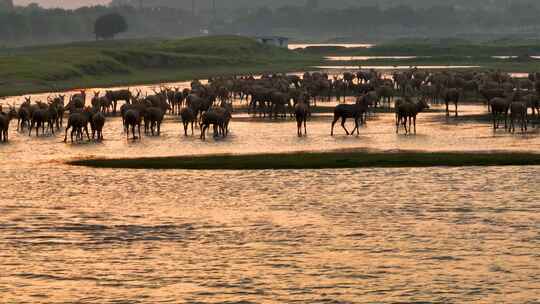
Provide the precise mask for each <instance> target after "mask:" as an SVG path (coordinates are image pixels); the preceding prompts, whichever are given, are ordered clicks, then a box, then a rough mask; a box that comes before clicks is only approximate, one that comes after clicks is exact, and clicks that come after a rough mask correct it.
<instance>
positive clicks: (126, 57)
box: [0, 36, 320, 96]
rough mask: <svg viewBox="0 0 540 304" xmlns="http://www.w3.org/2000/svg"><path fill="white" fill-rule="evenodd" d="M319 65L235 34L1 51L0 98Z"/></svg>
mask: <svg viewBox="0 0 540 304" xmlns="http://www.w3.org/2000/svg"><path fill="white" fill-rule="evenodd" d="M316 63H320V57H318V56H317V55H315V56H313V55H307V56H306V55H302V54H298V53H295V52H292V51H289V50H286V49H281V48H276V47H271V46H266V45H262V44H259V43H257V42H256V41H255V40H252V39H249V38H245V37H237V36H215V37H203V38H190V39H178V40H119V41H104V42H103V41H100V42H85V43H72V44H64V45H51V46H39V47H27V48H16V49H2V50H0V96H7V95H14V94H22V93H30V92H44V91H56V90H65V89H71V88H81V87H94V86H112V85H129V84H141V83H154V82H164V81H182V80H190V79H193V78H203V77H208V76H212V75H223V74H229V75H230V74H240V73H261V72H278V71H291V70H301V69H304V68H306V67H308V66H311V65H313V64H316Z"/></svg>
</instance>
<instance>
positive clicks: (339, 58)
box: [325, 56, 430, 61]
mask: <svg viewBox="0 0 540 304" xmlns="http://www.w3.org/2000/svg"><path fill="white" fill-rule="evenodd" d="M416 58H430V57H429V56H422V57H419V56H327V57H325V59H326V60H328V61H366V60H373V59H416Z"/></svg>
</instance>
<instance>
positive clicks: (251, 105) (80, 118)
mask: <svg viewBox="0 0 540 304" xmlns="http://www.w3.org/2000/svg"><path fill="white" fill-rule="evenodd" d="M539 92H540V73H534V74H530V75H529V77H528V78H527V79H515V78H512V77H510V75H509V74H507V73H502V72H498V71H497V72H474V71H469V72H451V71H441V72H433V73H432V72H428V71H423V70H418V69H416V68H411V69H409V70H405V71H401V72H395V73H394V74H392V75H387V76H383V75H382V74H381V73H379V72H377V71H375V70H369V71H358V72H356V73H351V72H346V73H344V74H342V75H339V76H334V77H332V78H331V77H329V75H328V74H325V73H321V72H314V73H305V74H304V75H303V77H300V76H297V75H281V74H273V75H263V76H262V77H261V78H257V79H256V78H254V77H252V76H249V77H215V78H211V79H209V81H208V84H202V83H201V82H199V81H197V80H195V81H193V82H192V83H191V87H190V88H189V89H184V90H180V89H179V88H174V89H172V88H168V87H161V88H160V89H159V90H154V92H153V93H154V94H151V95H148V94H146V95H145V96H142V92H141V91H140V90H137V92H136V94H134V93H133V92H131V91H130V90H129V89H126V90H116V91H112V90H107V91H106V92H105V94H100V92H94V96H93V97H92V98H90V100H91V103H90V105H87V102H86V100H87V95H86V91H84V90H83V91H80V93H77V94H74V95H72V96H71V97H70V98H69V100H68V102H67V104H66V96H65V95H57V96H55V97H48V99H47V102H42V101H35V102H33V103H32V101H31V99H30V97H25V101H24V102H23V103H22V105H21V106H20V107H19V108H15V107H14V106H9V108H8V109H7V111H3V109H2V108H1V107H0V141H7V140H8V130H9V124H10V121H11V120H12V119H15V118H17V131H22V130H23V129H24V128H28V135H29V136H31V134H32V130H34V129H35V134H36V136H38V135H39V130H40V129H41V132H42V134H43V133H45V132H47V131H50V132H51V133H53V134H54V132H55V130H59V129H60V128H61V127H63V119H64V116H65V113H66V112H67V118H68V121H67V125H66V127H65V136H64V141H67V137H68V132H69V131H70V130H71V133H70V135H71V141H72V142H73V141H74V136H75V140H83V139H84V135H85V134H86V137H87V139H88V140H90V134H89V129H88V126H90V129H91V131H92V139H96V140H102V139H103V127H104V125H105V122H106V117H107V116H109V115H116V113H117V106H118V103H119V102H123V104H122V105H121V107H120V114H121V117H122V122H123V126H124V131H125V133H126V136H127V137H128V138H129V135H130V132H131V135H132V137H133V138H134V139H136V138H140V137H141V127H142V125H143V124H144V130H145V133H147V134H152V135H158V136H159V135H160V132H161V124H162V122H163V119H164V117H165V115H166V113H170V114H171V115H179V116H180V117H181V120H182V124H183V128H184V134H185V135H186V136H187V135H188V130H189V128H190V126H191V133H192V135H193V134H194V124H195V123H197V124H198V125H199V127H200V130H201V135H200V138H201V139H205V137H206V132H207V130H208V129H209V128H210V127H213V130H214V136H222V137H226V136H227V134H228V132H229V122H230V119H231V117H232V112H233V106H232V105H233V104H232V100H234V99H239V100H240V102H242V101H244V100H245V101H246V102H247V111H248V113H250V114H252V115H255V116H259V117H268V118H270V119H272V118H273V119H277V118H279V117H287V115H288V114H289V115H290V116H295V117H296V121H297V134H298V136H302V135H303V134H307V119H308V117H309V116H310V115H311V109H312V106H313V105H316V102H317V101H329V100H330V99H331V97H332V96H334V97H336V99H337V100H338V101H340V100H341V99H342V98H343V97H346V96H356V99H355V102H354V103H353V104H346V103H343V104H338V105H337V106H336V107H335V108H334V118H333V120H332V126H331V135H333V134H334V125H335V124H336V122H338V121H339V120H341V126H342V128H343V129H344V130H345V132H346V134H347V135H349V134H350V135H352V134H354V133H355V132H356V134H358V133H359V127H360V126H361V125H363V124H365V123H366V119H367V117H368V115H367V113H368V112H369V111H370V110H371V109H372V108H374V107H378V106H379V105H381V104H382V105H385V104H386V105H387V106H388V107H390V104H391V101H392V100H394V108H395V114H396V120H395V122H396V132H399V129H400V127H401V126H403V128H404V130H405V133H411V132H414V133H416V117H417V115H418V113H420V112H422V111H423V110H425V109H428V108H429V106H428V102H431V103H442V102H444V104H445V105H446V115H447V116H450V109H449V106H450V105H454V107H455V110H454V115H455V116H458V104H459V103H460V102H462V101H463V99H464V97H465V96H467V95H468V96H474V97H480V98H484V100H485V102H486V104H487V106H488V111H490V112H491V115H492V121H493V128H494V129H497V128H499V126H500V123H501V122H502V121H504V125H505V129H506V130H508V131H510V132H514V131H515V127H516V123H517V124H518V125H519V127H520V129H521V130H522V131H526V130H527V125H528V122H529V116H528V112H529V109H531V110H532V115H533V116H534V115H535V113H536V114H537V115H540V98H539V95H538V93H539ZM350 118H352V119H353V120H354V123H355V126H354V129H353V130H352V131H351V132H349V130H347V128H346V126H345V123H346V120H347V119H350ZM136 133H137V134H136Z"/></svg>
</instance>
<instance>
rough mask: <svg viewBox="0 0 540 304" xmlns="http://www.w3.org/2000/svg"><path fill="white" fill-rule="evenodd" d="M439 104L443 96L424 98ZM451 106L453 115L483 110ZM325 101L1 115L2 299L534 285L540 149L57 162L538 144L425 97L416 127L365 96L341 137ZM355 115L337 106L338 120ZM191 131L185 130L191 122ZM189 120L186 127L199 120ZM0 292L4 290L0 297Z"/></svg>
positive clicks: (289, 296) (247, 299)
mask: <svg viewBox="0 0 540 304" xmlns="http://www.w3.org/2000/svg"><path fill="white" fill-rule="evenodd" d="M435 108H436V109H439V110H440V108H439V107H435ZM485 110H486V109H485V107H483V106H480V105H467V106H463V107H460V114H461V115H467V116H471V117H472V115H477V114H480V113H483V112H485ZM330 120H331V117H330V116H328V115H322V116H316V117H314V118H313V119H312V120H311V121H310V122H309V125H308V128H309V129H308V132H309V135H308V136H307V137H305V138H298V137H297V136H296V129H295V123H294V122H293V121H292V120H286V121H268V120H264V119H254V118H250V117H248V116H247V115H242V114H237V115H235V117H234V119H233V121H232V124H231V127H232V133H231V136H230V137H229V138H227V139H225V140H213V139H209V140H208V141H206V142H202V141H200V140H199V139H198V138H197V136H195V137H187V138H186V137H184V136H183V135H181V134H180V123H179V121H178V119H177V118H174V117H168V118H167V121H166V122H165V124H164V126H163V134H162V136H161V137H160V138H151V137H143V139H142V140H140V141H131V140H129V141H128V140H126V139H125V137H124V134H122V127H121V122H120V119H119V118H113V119H110V120H109V121H108V124H107V125H106V132H105V141H104V142H103V143H99V144H94V143H84V144H64V143H62V142H61V140H62V135H56V136H46V137H40V138H36V137H34V136H32V137H28V136H27V135H26V134H21V133H18V132H16V131H15V130H14V128H13V129H12V132H11V134H10V136H11V142H10V143H9V144H7V145H0V168H1V169H2V174H0V185H1V189H2V198H0V256H1V259H2V275H1V276H0V295H1V299H2V301H3V302H5V303H36V302H44V303H66V302H68V303H69V302H76V301H80V302H85V303H120V302H121V303H148V302H150V303H157V302H172V303H178V302H197V303H293V302H297V303H314V302H316V303H323V302H324V303H326V302H328V303H365V302H386V303H395V302H422V303H424V302H425V303H440V302H446V303H448V302H455V303H463V302H482V303H494V302H506V303H525V302H530V303H535V301H538V300H539V298H538V294H540V264H539V263H538V261H539V258H540V254H539V253H538V252H539V249H540V234H539V231H540V230H539V229H540V216H539V214H540V213H539V211H540V210H539V209H540V208H539V206H538V196H539V194H540V190H539V189H538V184H539V183H540V176H539V174H538V172H539V168H538V167H504V168H502V167H492V168H422V169H345V170H303V171H245V172H229V171H200V172H198V171H159V170H155V171H149V170H139V171H137V170H108V169H105V170H97V169H90V168H79V167H70V166H67V165H65V164H64V163H63V161H64V160H68V159H72V158H80V157H95V156H104V157H137V156H165V155H193V154H212V153H259V152H289V151H307V150H312V151H315V150H317V151H318V150H331V149H380V150H394V149H407V150H409V149H418V150H429V151H440V150H454V151H456V150H457V151H471V150H512V151H539V150H540V136H539V135H538V133H537V132H536V131H532V132H531V133H529V134H517V135H508V134H505V133H503V132H500V133H499V132H498V133H495V134H494V133H493V132H492V130H491V129H490V126H489V125H488V124H482V123H478V122H475V121H474V120H467V119H465V120H459V121H458V122H456V121H455V120H454V119H448V120H446V118H445V117H444V114H443V113H440V112H435V113H422V114H421V115H420V116H419V119H418V126H417V127H418V134H417V135H416V136H405V135H396V134H395V132H394V125H393V115H392V114H377V115H376V116H374V117H372V118H371V119H370V121H369V122H368V125H367V126H366V127H364V128H362V129H361V130H360V136H358V137H356V136H354V137H347V136H345V135H344V134H343V130H341V129H340V127H339V124H338V126H336V134H338V135H336V136H335V137H330V136H329V132H330ZM348 127H349V129H350V128H351V126H350V124H349V125H348ZM196 132H197V133H198V130H196ZM197 135H198V134H197ZM2 301H0V302H2Z"/></svg>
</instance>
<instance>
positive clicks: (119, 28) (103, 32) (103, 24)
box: [94, 13, 128, 39]
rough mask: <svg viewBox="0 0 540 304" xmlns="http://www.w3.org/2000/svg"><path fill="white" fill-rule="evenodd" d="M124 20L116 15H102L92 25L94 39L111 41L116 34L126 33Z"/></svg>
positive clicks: (126, 27)
mask: <svg viewBox="0 0 540 304" xmlns="http://www.w3.org/2000/svg"><path fill="white" fill-rule="evenodd" d="M127 29H128V26H127V22H126V19H125V18H124V17H123V16H122V15H120V14H118V13H110V14H107V15H103V16H101V17H99V18H98V19H97V20H96V23H95V24H94V34H95V35H96V39H100V38H102V39H113V38H114V36H116V35H117V34H120V33H123V32H125V31H127Z"/></svg>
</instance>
